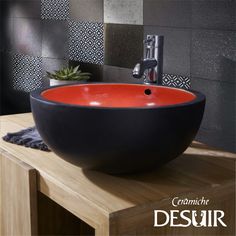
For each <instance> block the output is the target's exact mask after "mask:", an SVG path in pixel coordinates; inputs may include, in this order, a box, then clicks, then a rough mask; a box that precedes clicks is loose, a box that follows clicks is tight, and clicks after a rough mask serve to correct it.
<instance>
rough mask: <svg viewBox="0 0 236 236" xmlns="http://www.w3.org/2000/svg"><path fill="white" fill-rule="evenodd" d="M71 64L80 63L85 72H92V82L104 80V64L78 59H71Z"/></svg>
mask: <svg viewBox="0 0 236 236" xmlns="http://www.w3.org/2000/svg"><path fill="white" fill-rule="evenodd" d="M69 65H70V66H78V65H80V69H81V70H82V71H84V72H90V73H91V74H92V76H91V78H90V81H91V82H99V81H100V82H101V81H102V80H103V66H102V65H98V64H93V63H85V62H78V61H73V60H70V61H69Z"/></svg>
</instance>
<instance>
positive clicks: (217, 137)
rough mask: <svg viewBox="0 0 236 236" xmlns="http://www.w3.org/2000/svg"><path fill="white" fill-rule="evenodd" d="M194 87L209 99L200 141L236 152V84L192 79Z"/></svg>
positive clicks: (199, 137) (199, 136)
mask: <svg viewBox="0 0 236 236" xmlns="http://www.w3.org/2000/svg"><path fill="white" fill-rule="evenodd" d="M192 87H193V88H194V89H196V90H198V91H201V92H202V93H204V94H205V95H206V98H207V103H206V109H205V114H204V119H203V123H202V128H201V130H200V132H199V135H198V139H199V140H200V141H202V142H204V143H209V144H210V145H213V146H217V147H220V148H224V149H227V150H229V151H233V152H235V150H236V120H235V115H236V84H234V85H232V84H229V83H225V82H220V81H211V80H205V79H201V78H192Z"/></svg>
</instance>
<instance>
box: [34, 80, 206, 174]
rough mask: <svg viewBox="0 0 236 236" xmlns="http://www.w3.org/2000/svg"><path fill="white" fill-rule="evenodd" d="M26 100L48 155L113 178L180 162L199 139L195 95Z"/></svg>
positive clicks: (90, 88) (94, 93) (109, 89)
mask: <svg viewBox="0 0 236 236" xmlns="http://www.w3.org/2000/svg"><path fill="white" fill-rule="evenodd" d="M30 100H31V108H32V112H33V117H34V120H35V124H36V127H37V129H38V131H39V133H40V135H41V137H42V138H43V140H44V141H45V143H46V144H47V145H48V146H49V147H50V149H51V150H52V151H54V152H55V153H56V154H57V155H58V156H60V157H61V158H63V159H65V160H67V161H69V162H71V163H73V164H75V165H79V166H80V167H82V168H85V169H95V170H99V171H104V172H107V173H111V174H120V173H129V172H140V171H147V170H149V169H152V168H157V167H160V166H161V165H163V164H165V163H166V162H168V161H170V160H172V159H174V158H176V157H178V156H179V155H180V154H181V153H183V152H184V151H185V150H186V148H187V147H188V146H189V145H190V143H191V142H192V140H193V139H194V137H195V135H196V134H197V131H198V129H199V126H200V123H201V120H202V117H203V113H204V107H205V96H204V95H203V94H201V93H199V92H196V91H185V90H182V89H177V88H170V87H164V86H155V85H140V84H105V83H95V84H93V83H91V84H78V85H67V86H59V87H51V88H44V89H39V90H36V91H34V92H32V93H31V95H30ZM45 161H46V160H45Z"/></svg>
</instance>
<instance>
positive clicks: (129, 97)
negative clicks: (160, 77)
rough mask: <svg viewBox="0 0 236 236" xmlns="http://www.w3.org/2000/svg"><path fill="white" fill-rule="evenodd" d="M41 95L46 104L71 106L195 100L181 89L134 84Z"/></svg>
mask: <svg viewBox="0 0 236 236" xmlns="http://www.w3.org/2000/svg"><path fill="white" fill-rule="evenodd" d="M150 91H151V94H149V93H150ZM146 93H147V94H149V95H147V94H146ZM41 96H42V97H43V98H45V99H47V100H49V101H54V102H60V103H65V104H71V105H80V106H91V107H120V108H121V107H160V106H167V105H175V104H180V103H186V102H190V101H192V100H194V99H195V98H196V96H195V95H194V94H193V93H191V92H188V91H184V90H181V89H175V88H169V87H159V86H151V85H135V84H134V85H133V84H80V85H71V86H62V87H57V88H50V89H48V90H45V91H44V92H42V94H41Z"/></svg>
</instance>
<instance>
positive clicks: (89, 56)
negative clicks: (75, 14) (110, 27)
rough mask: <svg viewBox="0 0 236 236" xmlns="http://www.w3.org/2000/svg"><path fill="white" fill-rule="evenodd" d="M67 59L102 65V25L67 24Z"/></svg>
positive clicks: (71, 22)
mask: <svg viewBox="0 0 236 236" xmlns="http://www.w3.org/2000/svg"><path fill="white" fill-rule="evenodd" d="M69 59H70V60H75V61H81V62H87V63H94V64H103V63H104V26H103V23H98V22H96V23H92V22H75V21H70V22H69Z"/></svg>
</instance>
